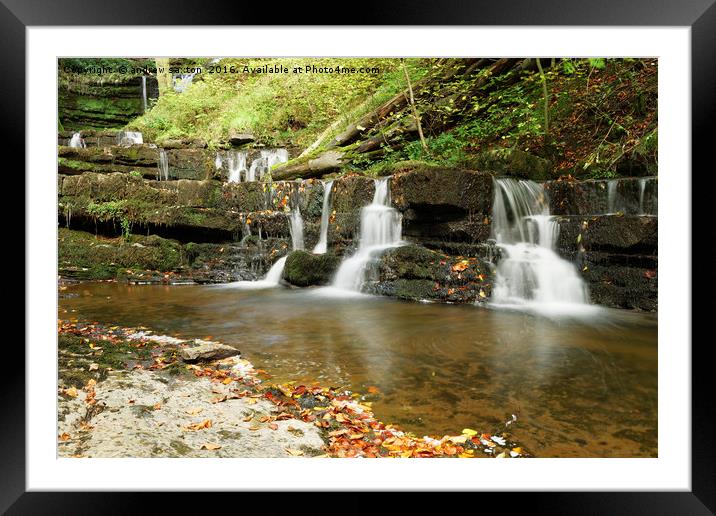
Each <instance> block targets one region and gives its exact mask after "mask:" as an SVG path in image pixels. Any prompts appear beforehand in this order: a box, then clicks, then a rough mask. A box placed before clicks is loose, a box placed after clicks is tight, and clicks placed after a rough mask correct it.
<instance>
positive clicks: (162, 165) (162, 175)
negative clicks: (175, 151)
mask: <svg viewBox="0 0 716 516" xmlns="http://www.w3.org/2000/svg"><path fill="white" fill-rule="evenodd" d="M157 180H159V181H161V180H164V181H169V158H167V151H165V150H164V149H159V163H158V165H157Z"/></svg>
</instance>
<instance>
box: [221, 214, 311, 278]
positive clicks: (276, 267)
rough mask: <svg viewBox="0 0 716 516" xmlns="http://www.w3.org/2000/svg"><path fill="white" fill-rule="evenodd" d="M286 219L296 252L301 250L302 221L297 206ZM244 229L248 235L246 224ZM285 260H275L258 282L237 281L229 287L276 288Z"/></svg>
mask: <svg viewBox="0 0 716 516" xmlns="http://www.w3.org/2000/svg"><path fill="white" fill-rule="evenodd" d="M288 218H289V221H290V226H289V227H290V231H291V245H292V250H293V251H296V250H299V249H303V219H302V218H301V210H300V209H299V208H298V205H296V207H295V208H294V209H293V210H291V213H289V215H288ZM245 227H246V228H247V231H248V234H249V235H250V234H251V229H250V228H249V227H248V224H245ZM260 233H261V227H260V226H259V234H260ZM245 235H246V234H245ZM286 258H288V256H282V257H281V258H279V259H278V260H276V263H274V264H273V265H272V266H271V268H270V269H269V271H268V272H267V273H266V275H265V276H264V277H263V278H262V279H260V280H257V281H237V282H234V283H230V284H229V285H230V286H231V287H235V288H240V289H244V290H259V289H263V288H273V287H277V286H278V285H279V283H280V282H281V275H282V274H283V268H284V267H285V265H286Z"/></svg>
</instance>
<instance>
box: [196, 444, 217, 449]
mask: <svg viewBox="0 0 716 516" xmlns="http://www.w3.org/2000/svg"><path fill="white" fill-rule="evenodd" d="M219 448H221V445H220V444H212V443H205V444H202V445H201V447H200V448H199V449H200V450H218V449H219Z"/></svg>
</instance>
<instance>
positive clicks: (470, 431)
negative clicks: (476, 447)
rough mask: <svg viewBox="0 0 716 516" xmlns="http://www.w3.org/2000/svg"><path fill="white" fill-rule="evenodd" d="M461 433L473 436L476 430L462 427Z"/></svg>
mask: <svg viewBox="0 0 716 516" xmlns="http://www.w3.org/2000/svg"><path fill="white" fill-rule="evenodd" d="M462 433H463V434H465V435H467V436H469V437H474V436H476V435H477V431H475V430H473V429H472V428H463V429H462Z"/></svg>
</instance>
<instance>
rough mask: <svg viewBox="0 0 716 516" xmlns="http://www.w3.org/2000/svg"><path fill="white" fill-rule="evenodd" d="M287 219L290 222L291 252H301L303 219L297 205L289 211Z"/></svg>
mask: <svg viewBox="0 0 716 516" xmlns="http://www.w3.org/2000/svg"><path fill="white" fill-rule="evenodd" d="M288 219H289V220H290V222H291V225H290V229H291V245H293V250H294V251H296V250H303V217H301V209H300V208H299V207H298V205H297V206H296V207H295V208H294V209H292V210H291V213H289V215H288Z"/></svg>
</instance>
